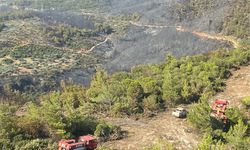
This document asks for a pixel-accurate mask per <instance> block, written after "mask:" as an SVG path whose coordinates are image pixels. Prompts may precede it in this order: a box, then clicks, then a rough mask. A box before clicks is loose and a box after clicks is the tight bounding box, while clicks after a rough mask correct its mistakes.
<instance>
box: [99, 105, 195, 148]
mask: <svg viewBox="0 0 250 150" xmlns="http://www.w3.org/2000/svg"><path fill="white" fill-rule="evenodd" d="M171 112H172V111H170V110H169V111H167V112H164V113H160V114H158V115H157V116H156V117H153V118H152V119H141V120H138V121H135V120H133V119H128V118H127V119H126V118H125V119H122V118H118V119H110V120H109V121H110V122H112V123H113V124H116V125H120V126H121V128H122V130H124V131H127V132H128V136H127V137H126V138H124V139H121V140H117V141H110V142H107V143H105V144H104V145H105V146H107V147H110V148H111V149H114V150H131V149H133V150H143V149H145V148H147V147H149V146H150V145H152V144H154V143H155V142H157V140H159V139H161V140H164V141H168V142H169V143H173V145H174V146H175V147H176V148H177V149H194V147H196V145H197V144H198V139H199V138H198V135H197V133H195V132H194V130H193V129H192V128H191V127H190V126H189V125H188V123H187V120H186V119H178V118H175V117H173V116H172V115H171Z"/></svg>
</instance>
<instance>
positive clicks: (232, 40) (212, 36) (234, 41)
mask: <svg viewBox="0 0 250 150" xmlns="http://www.w3.org/2000/svg"><path fill="white" fill-rule="evenodd" d="M130 24H132V25H134V26H139V27H147V28H160V29H163V28H176V30H177V31H179V32H190V33H192V34H194V35H196V36H198V37H201V38H206V39H212V40H218V41H227V42H229V43H231V44H232V46H233V47H234V48H238V47H239V43H238V41H237V39H236V38H234V37H230V36H224V35H220V34H209V33H205V32H199V31H191V30H188V29H186V28H183V27H181V26H165V25H148V24H145V25H144V24H141V23H139V22H133V21H130Z"/></svg>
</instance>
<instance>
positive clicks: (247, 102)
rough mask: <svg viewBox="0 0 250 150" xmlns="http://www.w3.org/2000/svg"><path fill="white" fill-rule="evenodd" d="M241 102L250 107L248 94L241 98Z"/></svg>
mask: <svg viewBox="0 0 250 150" xmlns="http://www.w3.org/2000/svg"><path fill="white" fill-rule="evenodd" d="M241 103H242V104H243V105H244V106H246V107H247V108H250V96H246V97H244V98H243V99H242V100H241Z"/></svg>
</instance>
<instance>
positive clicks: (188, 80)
mask: <svg viewBox="0 0 250 150" xmlns="http://www.w3.org/2000/svg"><path fill="white" fill-rule="evenodd" d="M249 61H250V49H245V48H244V47H242V48H241V49H235V50H232V51H228V50H218V51H214V52H211V53H208V54H205V55H195V56H187V57H182V58H179V59H178V58H175V57H173V56H171V55H168V56H167V58H166V61H165V62H164V63H162V64H160V65H140V66H136V67H134V68H132V69H131V71H130V72H118V73H114V74H112V75H108V74H107V73H106V72H105V71H103V70H100V71H98V72H97V73H96V74H95V76H94V77H93V78H92V81H91V85H90V87H89V88H86V87H81V86H76V85H67V84H66V83H65V82H63V81H62V82H61V86H60V90H57V91H51V92H49V93H48V94H43V95H42V96H40V97H38V98H37V99H36V100H35V101H33V102H29V103H27V100H26V98H25V95H23V94H22V93H20V92H18V91H12V90H11V89H10V87H5V88H4V93H5V95H4V96H3V97H2V99H1V101H2V103H1V106H0V110H1V113H0V114H1V115H0V117H1V119H0V121H1V122H0V126H1V134H0V136H1V141H0V145H1V147H2V148H4V149H34V150H35V149H39V148H40V149H43V148H46V149H54V148H55V146H56V143H55V141H57V140H58V139H61V138H69V137H75V136H78V135H77V134H79V133H86V134H95V135H96V136H98V137H103V138H104V139H105V140H107V139H108V138H109V137H116V138H121V137H122V133H121V130H120V128H119V127H116V126H113V125H110V124H106V123H105V122H103V121H102V120H100V119H97V118H98V115H100V114H107V115H109V116H120V117H122V116H124V115H125V116H134V115H146V116H147V115H149V114H150V113H157V112H160V111H164V110H165V109H166V108H169V107H174V106H176V105H179V104H190V103H194V104H192V105H193V106H192V109H191V111H190V113H189V115H188V120H189V121H190V123H191V124H193V125H194V126H195V127H196V128H197V129H199V130H200V132H202V133H203V134H204V138H203V140H202V142H201V144H200V145H199V148H200V149H209V148H210V145H214V146H215V147H218V146H219V147H222V148H225V149H227V148H236V147H237V148H238V147H241V149H246V148H247V147H249V143H250V142H249V140H250V138H249V123H250V122H249V121H248V119H247V118H246V116H244V113H245V112H246V111H247V108H249V98H246V99H245V100H243V101H242V103H243V104H244V105H245V107H246V109H245V110H239V109H237V108H232V109H229V110H228V112H227V115H228V116H229V118H230V121H231V123H230V126H228V127H227V130H226V131H225V129H224V128H223V127H222V125H221V123H220V122H218V121H214V120H211V118H210V116H209V112H210V107H209V104H208V103H207V98H209V96H211V95H213V94H214V93H216V92H218V91H221V90H223V88H224V84H223V81H224V80H225V79H227V78H228V77H229V76H230V74H231V70H233V69H238V68H239V67H240V66H242V65H247V64H248V63H249ZM24 103H26V104H27V106H26V107H25V109H27V110H26V111H25V112H24V114H23V113H22V111H21V112H19V111H20V109H21V107H23V106H22V105H23V104H24ZM44 110H46V111H44ZM93 114H95V115H93ZM100 130H101V131H100ZM103 133H104V134H103ZM113 134H116V136H113Z"/></svg>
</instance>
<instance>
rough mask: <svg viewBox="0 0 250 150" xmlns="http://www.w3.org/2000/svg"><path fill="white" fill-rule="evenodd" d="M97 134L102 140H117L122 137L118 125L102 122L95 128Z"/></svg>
mask: <svg viewBox="0 0 250 150" xmlns="http://www.w3.org/2000/svg"><path fill="white" fill-rule="evenodd" d="M94 134H95V136H97V137H99V139H100V140H101V141H107V140H117V139H121V138H122V132H121V128H120V127H118V126H114V125H110V124H106V123H100V124H99V125H97V127H96V130H95V133H94Z"/></svg>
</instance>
